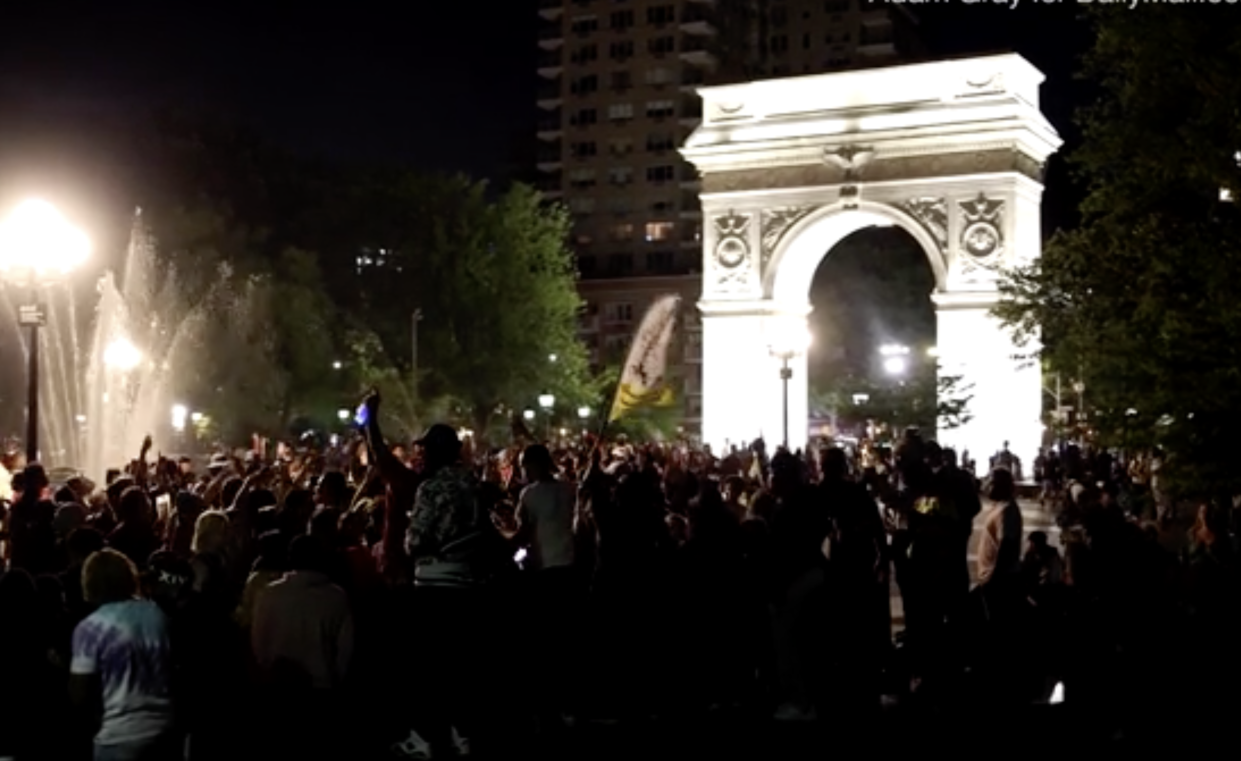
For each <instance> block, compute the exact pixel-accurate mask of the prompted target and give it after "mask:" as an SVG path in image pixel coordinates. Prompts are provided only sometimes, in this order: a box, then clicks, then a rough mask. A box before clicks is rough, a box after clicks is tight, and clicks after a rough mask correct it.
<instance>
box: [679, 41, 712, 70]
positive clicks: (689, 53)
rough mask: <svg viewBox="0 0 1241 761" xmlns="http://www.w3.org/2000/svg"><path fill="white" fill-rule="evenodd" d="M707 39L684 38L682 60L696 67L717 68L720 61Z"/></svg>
mask: <svg viewBox="0 0 1241 761" xmlns="http://www.w3.org/2000/svg"><path fill="white" fill-rule="evenodd" d="M708 39H709V38H707V37H688V36H687V37H682V38H681V53H680V55H681V60H682V61H685V62H686V63H688V64H692V65H694V66H715V65H716V63H717V62H718V59H717V58H716V57H715V54H714V53H712V52H711V50H710V44H709V42H708Z"/></svg>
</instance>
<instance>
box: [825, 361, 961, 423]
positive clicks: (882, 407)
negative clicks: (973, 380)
mask: <svg viewBox="0 0 1241 761" xmlns="http://www.w3.org/2000/svg"><path fill="white" fill-rule="evenodd" d="M830 378H831V379H830V380H829V381H827V382H826V383H818V384H815V386H814V387H813V388H812V390H811V404H812V406H813V407H815V408H817V409H819V410H822V411H826V412H830V413H833V414H835V415H837V416H838V418H844V424H845V425H848V426H860V425H862V424H864V423H865V422H866V421H874V422H875V423H876V424H879V425H882V426H885V427H886V428H887V429H888V430H890V431H892V432H894V433H895V434H899V433H900V431H902V430H904V429H905V428H908V427H910V426H913V427H916V428H918V429H920V430H922V431H924V432H925V433H926V434H927V435H928V436H932V435H934V432H935V431H950V430H953V429H955V428H959V427H961V426H963V425H965V424H966V423H968V422H969V421H970V420H971V419H972V418H973V415H972V414H971V413H970V411H969V403H970V401H971V400H972V399H973V393H972V391H973V387H972V385H971V384H968V383H966V382H965V381H964V379H963V378H962V377H961V376H956V375H944V374H940V373H939V370H938V368H937V367H936V365H935V364H934V363H917V364H915V365H914V366H913V367H911V368H910V374H909V375H908V377H906V378H904V379H902V380H895V379H891V378H889V379H883V380H878V381H877V380H875V379H873V378H870V377H867V376H864V375H853V374H840V375H834V376H830Z"/></svg>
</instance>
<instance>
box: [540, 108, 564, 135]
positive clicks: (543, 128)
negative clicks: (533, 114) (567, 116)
mask: <svg viewBox="0 0 1241 761" xmlns="http://www.w3.org/2000/svg"><path fill="white" fill-rule="evenodd" d="M535 131H536V132H537V133H538V136H539V140H543V141H550V140H559V139H560V138H561V136H562V135H564V125H563V124H561V123H560V114H544V115H542V116H540V117H539V119H538V121H537V122H535Z"/></svg>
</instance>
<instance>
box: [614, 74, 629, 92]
mask: <svg viewBox="0 0 1241 761" xmlns="http://www.w3.org/2000/svg"><path fill="white" fill-rule="evenodd" d="M630 87H633V78H632V77H630V76H629V72H628V71H614V72H612V89H613V90H618V91H620V92H624V91H625V90H628V89H629V88H630Z"/></svg>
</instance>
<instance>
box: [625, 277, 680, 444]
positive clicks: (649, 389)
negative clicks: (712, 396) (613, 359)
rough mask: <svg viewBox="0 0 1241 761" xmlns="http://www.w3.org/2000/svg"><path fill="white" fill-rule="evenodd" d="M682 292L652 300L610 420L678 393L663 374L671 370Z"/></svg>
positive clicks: (666, 403)
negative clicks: (670, 360) (670, 355)
mask: <svg viewBox="0 0 1241 761" xmlns="http://www.w3.org/2000/svg"><path fill="white" fill-rule="evenodd" d="M680 305H681V297H680V296H675V295H672V296H661V297H659V298H658V299H656V300H655V303H653V304H651V307H650V309H648V310H647V311H646V316H644V317H643V318H642V324H641V325H640V326H639V327H638V332H637V333H636V334H635V335H634V337H633V343H632V344H631V345H630V347H629V357H628V358H627V359H626V360H625V367H624V369H623V370H622V371H621V378H620V383H619V384H618V385H617V387H616V399H615V400H614V401H613V402H612V411H611V413H610V414H609V415H608V422H609V423H611V422H612V421H614V420H619V419H620V418H621V417H623V416H624V415H625V414H626V413H628V412H630V411H631V410H635V409H638V408H640V407H667V406H670V405H672V404H673V402H674V401H675V397H674V395H673V392H672V388H671V387H670V386H669V385H668V383H667V379H666V378H665V377H664V376H665V374H666V372H667V370H668V346H669V345H670V344H671V343H672V330H673V328H674V327H675V326H676V319H677V309H678V308H679V307H680Z"/></svg>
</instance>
